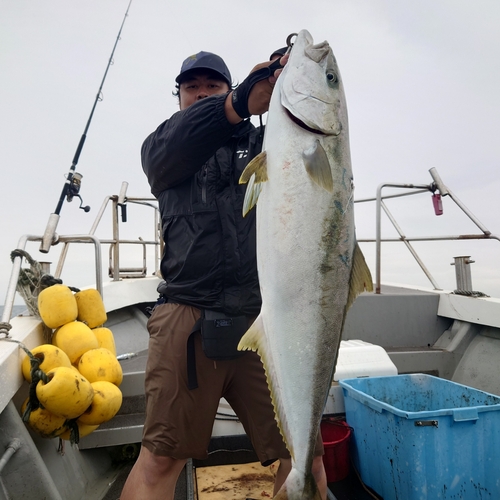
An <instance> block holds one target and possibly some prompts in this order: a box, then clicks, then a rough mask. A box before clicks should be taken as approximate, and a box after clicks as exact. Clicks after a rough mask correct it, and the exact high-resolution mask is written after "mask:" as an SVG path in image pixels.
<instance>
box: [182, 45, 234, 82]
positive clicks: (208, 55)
mask: <svg viewBox="0 0 500 500" xmlns="http://www.w3.org/2000/svg"><path fill="white" fill-rule="evenodd" d="M195 69H208V70H211V71H215V72H216V73H218V74H219V75H220V76H221V77H222V79H223V80H225V81H226V83H227V84H228V85H229V86H231V82H232V78H231V73H230V72H229V69H228V68H227V66H226V63H225V62H224V60H223V59H222V57H219V56H218V55H217V54H212V52H203V51H201V52H198V53H197V54H193V55H192V56H189V57H188V58H187V59H185V60H184V62H183V63H182V66H181V72H180V73H179V75H178V76H177V78H176V79H175V81H176V82H177V83H181V82H182V81H183V80H185V79H186V76H187V73H188V72H190V71H192V70H195Z"/></svg>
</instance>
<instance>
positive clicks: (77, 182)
mask: <svg viewBox="0 0 500 500" xmlns="http://www.w3.org/2000/svg"><path fill="white" fill-rule="evenodd" d="M82 177H83V175H82V174H79V173H78V172H75V173H74V174H73V176H72V177H71V181H70V183H69V186H68V192H67V194H66V200H67V201H73V198H75V197H76V198H79V199H80V206H79V207H78V208H81V209H82V210H83V211H84V212H85V213H87V212H90V207H89V206H88V205H86V206H82V205H83V200H82V197H81V196H80V195H79V194H78V193H79V192H80V187H81V185H82Z"/></svg>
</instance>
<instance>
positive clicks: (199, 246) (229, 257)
mask: <svg viewBox="0 0 500 500" xmlns="http://www.w3.org/2000/svg"><path fill="white" fill-rule="evenodd" d="M225 99H226V95H217V96H212V97H208V98H206V99H203V100H201V101H198V102H196V103H195V104H193V105H192V106H190V107H189V108H187V109H185V110H183V111H179V112H177V113H175V114H174V115H173V116H172V117H171V118H170V119H169V120H167V121H165V122H164V123H162V124H161V125H160V126H159V127H158V128H157V130H156V131H155V132H153V133H152V134H151V135H150V136H149V137H148V138H147V139H146V140H145V142H144V144H143V146H142V151H141V153H142V166H143V169H144V172H145V173H146V175H147V177H148V181H149V184H150V186H151V192H152V193H153V195H154V196H156V197H157V198H158V201H159V207H160V212H161V219H162V229H163V239H164V242H165V251H164V254H163V258H162V262H161V272H162V275H163V278H164V279H165V280H166V282H167V291H166V293H165V294H166V295H167V297H169V298H170V299H172V300H174V301H178V302H180V303H185V304H190V305H194V306H196V307H200V308H206V309H212V310H216V311H222V312H225V313H226V314H232V315H238V314H247V315H256V314H257V313H258V312H259V310H260V305H261V299H260V291H259V283H258V278H257V266H256V253H255V210H252V211H251V212H250V213H249V214H248V215H247V216H246V217H245V218H243V216H242V205H243V199H244V196H245V189H246V186H245V185H239V184H238V180H239V177H240V175H241V172H242V171H243V169H244V168H245V166H246V165H247V164H248V162H249V161H250V160H251V159H252V158H253V157H254V156H256V155H257V154H258V153H259V152H260V151H261V148H262V135H261V134H260V132H259V129H256V128H255V127H254V126H253V125H252V124H251V123H250V122H249V121H244V122H241V123H240V124H238V125H236V126H235V125H231V124H230V123H229V122H228V121H227V119H226V116H225V112H224V101H225Z"/></svg>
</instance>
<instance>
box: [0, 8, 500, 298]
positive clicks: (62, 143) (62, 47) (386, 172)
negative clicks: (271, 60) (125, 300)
mask: <svg viewBox="0 0 500 500" xmlns="http://www.w3.org/2000/svg"><path fill="white" fill-rule="evenodd" d="M128 2H129V0H72V1H69V0H44V1H41V0H0V75H1V78H0V137H1V142H0V186H1V188H2V190H1V195H0V214H1V215H0V217H1V218H0V229H1V238H0V304H1V303H3V298H4V297H5V293H6V287H7V281H8V278H9V275H10V257H9V255H10V251H11V250H13V249H14V248H16V247H17V244H18V240H19V238H20V236H22V235H23V234H42V233H43V231H44V229H45V226H46V223H47V219H48V217H49V214H50V213H51V212H53V211H54V210H55V207H56V205H57V201H58V199H59V195H60V193H61V190H62V187H63V183H64V176H65V174H66V173H67V172H68V170H69V167H70V165H71V161H72V159H73V155H74V153H75V150H76V147H77V144H78V142H79V140H80V136H81V135H82V133H83V130H84V127H85V124H86V122H87V119H88V117H89V114H90V110H91V107H92V105H93V103H94V99H95V96H96V93H97V90H98V88H99V85H100V83H101V80H102V77H103V74H104V70H105V68H106V65H107V62H108V59H109V56H110V54H111V50H112V48H113V44H114V43H115V40H116V36H117V34H118V30H119V28H120V25H121V23H122V20H123V16H124V13H125V11H126V8H127V6H128ZM499 25H500V2H499V1H498V0H476V1H472V0H419V1H418V2H415V1H406V0H324V1H323V0H309V1H307V2H298V1H296V0H292V1H288V2H284V1H282V0H278V1H273V0H253V1H251V2H249V1H234V2H216V3H214V2H208V3H207V2H202V1H199V0H191V1H190V2H174V1H161V0H134V1H133V2H132V5H131V8H130V12H129V17H128V18H127V20H126V22H125V26H124V28H123V32H122V37H121V40H120V42H119V43H118V46H117V49H116V53H115V57H114V64H113V65H112V66H111V68H110V70H109V73H108V77H107V80H106V82H105V84H104V89H103V97H104V100H103V101H102V102H99V103H98V105H97V108H96V111H95V115H94V119H93V121H92V124H91V126H90V130H89V133H88V137H87V141H86V144H85V146H84V149H83V152H82V154H81V157H80V162H79V165H78V168H77V170H78V171H80V172H81V173H82V174H83V176H84V177H83V185H82V190H81V195H82V196H83V199H84V204H85V205H90V206H91V207H92V210H91V211H90V212H89V213H88V214H85V213H84V212H83V210H79V209H78V203H77V202H75V201H74V202H73V203H71V204H69V203H65V204H64V206H63V208H62V212H61V220H60V223H59V227H58V232H59V233H60V234H80V233H84V232H87V231H88V230H89V229H90V227H91V226H92V223H93V221H94V218H95V216H96V214H97V212H98V210H99V208H100V206H101V203H102V200H103V199H104V197H105V196H107V195H110V194H117V193H118V192H119V190H120V186H121V183H122V181H127V182H129V184H130V186H129V190H128V194H129V195H130V196H141V195H142V196H148V195H149V187H148V185H147V182H146V179H145V177H144V174H143V173H142V169H141V166H140V156H139V152H140V146H141V144H142V141H143V140H144V138H145V137H146V136H147V135H148V134H149V133H150V132H151V131H153V130H154V129H155V128H156V127H157V126H158V124H159V123H161V122H162V121H163V120H164V119H166V118H168V117H169V116H170V115H171V114H172V113H174V112H175V111H176V109H177V103H176V99H175V98H174V97H172V94H171V92H172V90H173V88H174V78H175V76H176V75H177V74H178V72H179V67H180V64H181V62H182V60H183V59H184V58H185V57H187V56H188V55H191V54H193V53H195V52H198V51H200V50H206V51H212V52H216V53H218V54H219V55H221V56H222V57H223V58H224V59H225V60H226V63H227V64H228V66H229V68H230V69H231V72H232V74H233V78H234V80H235V82H238V81H241V80H243V79H244V78H245V76H246V75H247V73H248V72H249V71H250V69H251V68H252V67H253V66H254V65H255V64H257V63H259V62H261V61H264V60H267V58H268V57H269V55H270V53H271V52H272V51H273V50H274V49H275V48H278V47H281V46H283V45H284V42H285V39H286V37H287V35H288V34H290V33H292V32H296V31H298V30H300V29H303V28H305V29H307V30H309V31H310V33H311V34H312V36H313V37H314V39H315V41H316V42H321V41H323V40H325V39H326V40H328V41H329V42H330V45H331V46H332V48H333V51H334V53H335V55H336V57H337V61H338V63H339V67H340V70H341V73H342V78H343V81H344V86H345V89H346V94H347V103H348V110H349V121H350V137H351V152H352V160H353V170H354V176H355V187H356V192H355V197H356V198H357V199H359V198H365V197H369V196H375V192H376V189H377V186H378V185H379V184H381V183H383V182H394V183H415V184H427V183H430V182H431V180H432V179H431V177H430V176H429V174H428V170H429V169H430V168H432V167H436V168H437V169H438V171H439V173H440V175H441V177H442V179H443V180H444V182H445V183H446V184H447V185H448V187H449V188H450V189H451V190H452V191H453V192H454V193H455V194H456V195H457V196H458V197H459V198H460V199H461V200H462V201H463V202H464V203H465V204H466V205H467V206H468V207H469V208H470V209H471V210H472V212H473V213H474V214H475V215H476V216H477V217H478V218H479V219H480V220H481V221H482V222H483V223H484V224H485V225H486V227H488V229H489V230H490V231H491V232H492V233H495V234H500V175H499V161H500V147H499V144H500V141H499V138H498V135H499V132H500V127H499V125H500V90H499V83H498V82H499V81H500V30H499V29H498V26H499ZM387 204H388V206H389V208H390V209H392V210H393V211H394V213H395V215H396V217H397V220H398V222H399V224H400V225H401V227H402V229H403V231H404V232H405V234H406V235H407V236H422V235H423V236H427V235H434V234H446V235H456V234H468V233H477V232H478V231H477V230H476V229H475V227H474V226H473V225H472V224H471V223H470V222H469V221H468V219H467V218H466V217H465V216H459V215H460V214H459V213H458V211H457V210H456V209H454V207H453V206H452V202H451V200H450V199H449V198H445V199H444V200H443V204H444V215H443V216H441V217H436V216H434V214H433V209H432V203H431V198H430V194H425V195H420V196H415V197H412V198H411V199H409V200H408V201H406V202H403V201H401V200H392V201H388V203H387ZM356 214H357V215H356V221H357V228H358V236H359V237H360V238H368V237H373V236H374V235H375V212H374V209H373V208H365V207H361V206H359V205H357V211H356ZM108 227H109V225H108ZM151 227H152V222H151V221H150V220H149V218H148V219H146V216H145V214H143V213H142V212H140V213H139V215H134V214H133V213H132V210H130V213H129V222H128V223H127V227H126V228H125V229H124V234H126V235H129V236H130V237H132V236H134V237H137V236H142V237H144V238H147V239H150V238H151V232H150V231H149V229H150V228H151ZM383 232H384V234H385V235H387V236H393V235H394V234H395V233H394V231H393V230H391V229H390V227H389V224H388V223H387V221H386V220H384V222H383ZM98 235H99V236H101V237H109V234H105V233H104V232H98ZM415 246H416V248H417V250H418V251H419V252H422V256H423V258H424V261H425V263H426V265H427V266H428V267H429V269H430V270H431V272H432V273H433V275H434V277H435V279H436V280H437V281H438V284H439V285H440V286H441V287H443V288H446V289H453V288H454V287H455V275H454V268H453V267H452V266H450V263H451V262H452V260H453V259H452V257H454V256H456V255H472V258H473V259H474V260H475V261H476V263H475V264H473V267H472V276H473V285H474V289H476V290H480V291H483V292H485V293H489V294H491V295H496V296H500V266H499V257H500V243H499V242H496V241H481V242H471V241H465V242H464V241H462V242H458V243H455V244H453V245H452V244H450V243H429V244H416V245H415ZM362 248H363V251H364V252H365V254H366V255H367V259H368V262H369V264H370V267H371V268H372V272H373V274H374V275H375V269H374V257H373V255H374V253H373V248H374V247H373V245H368V244H364V245H362ZM55 250H56V251H55V252H51V254H49V259H50V260H52V261H53V262H54V261H55V257H56V256H55V255H53V254H55V253H57V249H55ZM28 251H29V252H30V253H31V254H32V255H33V257H34V258H35V259H38V260H46V259H47V257H46V256H43V255H42V254H40V253H39V252H38V244H33V245H31V246H29V247H28ZM90 257H91V252H90V251H89V250H85V251H84V252H83V253H78V252H76V253H75V255H74V256H73V254H72V257H71V258H72V259H73V260H71V259H70V263H71V265H72V266H74V265H75V263H76V264H78V266H77V267H78V272H77V273H76V274H75V275H74V276H72V275H71V274H67V275H63V278H65V276H67V279H65V282H66V283H67V284H69V285H74V286H85V285H88V284H91V283H92V281H93V272H94V271H93V268H92V266H91V265H90V263H89V261H90ZM104 258H105V260H106V259H107V249H106V250H105V252H104ZM138 259H139V260H140V255H139V256H138ZM130 264H131V265H134V263H133V262H131V263H130ZM135 264H136V265H138V262H136V263H135ZM382 277H383V279H385V280H386V281H391V282H396V281H398V282H412V283H414V284H418V285H423V286H429V287H430V286H431V285H430V283H429V282H428V281H427V280H426V278H425V277H424V276H423V274H422V273H421V272H420V271H419V269H418V267H417V266H416V264H415V263H414V262H413V261H412V259H411V257H410V256H409V253H408V252H407V250H406V249H405V248H404V247H403V246H402V245H399V244H395V243H390V244H387V245H384V246H383V262H382ZM18 302H19V300H18Z"/></svg>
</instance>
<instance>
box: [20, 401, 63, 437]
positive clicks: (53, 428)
mask: <svg viewBox="0 0 500 500" xmlns="http://www.w3.org/2000/svg"><path fill="white" fill-rule="evenodd" d="M28 401H29V398H27V399H26V401H25V402H24V403H23V405H22V406H21V415H23V414H24V410H25V409H26V405H27V404H28ZM65 422H66V419H65V418H64V417H59V416H57V415H54V414H53V413H51V412H50V411H48V410H47V409H45V408H37V409H36V410H33V411H32V412H31V413H30V416H29V420H28V422H27V423H28V425H29V426H30V427H31V428H32V429H33V430H34V431H35V432H36V433H37V434H40V436H42V437H44V438H54V437H57V436H59V435H60V434H62V433H63V432H64V430H65V429H66V426H65V425H64V424H65Z"/></svg>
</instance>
